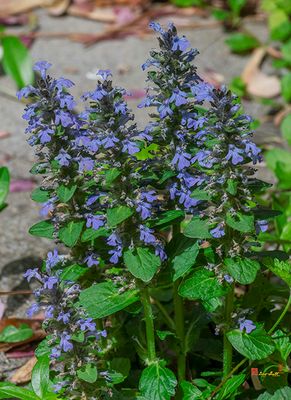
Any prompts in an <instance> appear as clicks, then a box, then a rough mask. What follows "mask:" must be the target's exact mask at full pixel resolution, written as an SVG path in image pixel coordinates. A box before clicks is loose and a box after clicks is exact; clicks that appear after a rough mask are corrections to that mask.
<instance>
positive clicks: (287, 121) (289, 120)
mask: <svg viewBox="0 0 291 400" xmlns="http://www.w3.org/2000/svg"><path fill="white" fill-rule="evenodd" d="M280 129H281V132H282V136H283V138H285V139H286V140H287V142H288V144H289V146H291V114H289V115H287V117H285V118H284V119H283V121H282V123H281V126H280Z"/></svg>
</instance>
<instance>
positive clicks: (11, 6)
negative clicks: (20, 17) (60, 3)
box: [0, 0, 51, 18]
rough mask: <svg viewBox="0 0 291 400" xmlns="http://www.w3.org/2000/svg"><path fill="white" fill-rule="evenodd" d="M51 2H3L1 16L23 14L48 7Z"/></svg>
mask: <svg viewBox="0 0 291 400" xmlns="http://www.w3.org/2000/svg"><path fill="white" fill-rule="evenodd" d="M50 2H51V1H50V0H21V1H19V0H9V1H7V0H1V1H0V15H1V17H2V18H3V17H6V16H9V15H14V14H21V13H24V12H27V11H30V10H32V9H34V8H37V7H42V6H46V5H48V4H49V3H50Z"/></svg>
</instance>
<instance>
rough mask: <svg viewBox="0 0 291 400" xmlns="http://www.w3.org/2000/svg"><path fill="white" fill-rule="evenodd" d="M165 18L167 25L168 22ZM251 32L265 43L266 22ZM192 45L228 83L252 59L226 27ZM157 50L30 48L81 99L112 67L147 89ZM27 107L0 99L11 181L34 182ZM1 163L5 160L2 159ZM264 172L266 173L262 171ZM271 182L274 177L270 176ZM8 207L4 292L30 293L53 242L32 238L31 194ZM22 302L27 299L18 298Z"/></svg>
mask: <svg viewBox="0 0 291 400" xmlns="http://www.w3.org/2000/svg"><path fill="white" fill-rule="evenodd" d="M39 18H40V30H41V31H44V32H60V31H62V32H83V33H84V32H89V33H92V32H98V31H101V30H102V29H103V24H101V23H96V22H92V21H87V20H83V19H78V18H74V17H63V18H52V17H49V16H47V15H46V14H45V13H44V12H40V13H39ZM165 22H166V20H164V21H163V23H165ZM247 28H248V29H249V30H250V31H252V32H254V33H255V34H256V35H257V36H258V37H259V38H260V39H262V40H265V38H266V36H267V30H266V28H265V26H264V24H263V23H260V22H256V23H248V24H247ZM183 33H185V34H186V35H187V37H188V39H189V40H190V41H191V44H192V46H193V47H197V48H198V49H199V51H200V55H199V57H197V65H198V68H199V72H200V73H203V72H205V71H206V70H207V69H211V70H213V71H215V72H217V73H219V74H222V75H223V76H224V78H225V82H226V83H228V82H229V81H230V80H231V79H232V78H233V77H234V76H237V75H239V74H240V73H241V72H242V70H243V68H244V66H245V64H246V63H247V61H248V57H240V56H235V55H233V54H231V53H230V51H229V49H228V47H227V46H226V45H225V43H224V40H225V38H226V34H225V33H224V32H223V30H222V28H221V27H216V28H208V29H207V30H206V29H200V30H199V29H196V30H192V31H190V30H183ZM153 47H156V39H155V37H154V35H149V36H146V37H145V38H143V39H140V38H137V37H133V36H132V37H128V38H126V39H122V40H114V41H104V42H101V43H98V44H96V45H93V46H91V47H89V48H85V47H84V46H82V45H81V44H78V43H74V42H70V41H68V40H64V39H38V40H36V41H35V43H34V44H33V46H32V48H31V54H32V56H33V59H34V60H35V61H37V60H47V61H49V62H51V63H52V64H53V68H52V69H51V73H52V74H53V75H55V76H66V77H67V78H69V79H72V80H73V81H74V82H75V83H76V87H75V88H74V90H73V94H74V95H75V96H76V97H80V95H81V94H82V93H83V92H84V91H87V90H92V88H93V87H94V81H93V80H92V79H88V75H91V76H92V74H89V73H90V72H92V73H93V72H94V71H96V69H100V68H101V69H111V70H112V71H113V76H114V81H115V83H117V84H118V85H120V86H124V87H125V88H127V89H128V90H129V91H130V90H131V89H142V88H143V87H144V86H145V83H144V81H145V73H144V72H143V71H142V70H141V67H140V66H141V64H142V63H143V62H144V61H145V59H146V58H147V56H148V52H149V50H150V49H151V48H153ZM4 87H5V88H7V89H8V90H9V91H10V92H11V93H14V92H15V88H14V86H13V82H12V81H11V80H10V79H9V78H7V77H1V79H0V91H1V88H4ZM139 101H140V100H130V101H129V104H130V106H131V107H132V108H133V110H134V112H135V113H136V120H137V123H138V124H139V126H143V125H144V124H145V123H146V121H147V110H139V109H136V106H137V104H138V103H139ZM245 107H246V111H247V112H249V113H250V114H251V115H252V116H254V117H257V118H260V117H262V116H263V115H264V113H265V112H266V109H265V108H264V107H263V106H262V105H260V104H259V103H254V102H246V103H245ZM22 111H23V104H22V103H20V102H17V101H14V100H13V99H12V98H11V99H10V98H7V97H4V96H2V95H0V116H1V119H0V121H1V125H0V130H3V131H8V132H9V133H10V134H11V135H10V137H8V138H5V139H1V140H0V162H2V163H3V159H4V160H5V159H8V161H6V162H5V164H6V165H7V166H8V167H9V169H10V173H11V175H12V179H29V178H31V177H30V174H29V170H30V168H31V166H32V163H33V160H34V156H33V152H32V149H31V148H30V147H29V146H28V144H27V143H26V137H25V135H24V129H25V121H23V120H22V119H21V114H22ZM276 134H278V132H276V130H275V129H274V127H273V126H272V125H271V124H266V123H264V124H263V125H261V127H260V128H259V129H258V131H257V133H256V141H258V142H266V141H267V140H268V137H269V138H270V137H274V136H275V135H276ZM1 160H2V161H1ZM259 173H260V174H263V175H265V172H264V171H263V170H262V169H260V171H259ZM268 179H271V178H270V177H268ZM8 203H9V207H8V208H7V209H6V210H5V211H3V212H2V213H1V214H0V228H1V235H0V271H2V277H1V282H0V290H18V289H21V288H22V289H25V288H26V289H27V288H28V285H27V284H26V283H25V282H24V281H23V278H22V273H23V271H24V270H25V269H27V268H29V267H33V266H35V265H37V264H38V263H39V262H40V258H41V257H44V256H45V254H46V252H47V250H48V249H51V248H52V246H53V244H52V243H51V242H50V241H48V240H45V239H40V238H34V237H31V236H30V235H29V234H28V232H27V231H28V228H29V226H31V225H32V224H33V223H35V222H37V221H38V220H39V215H38V206H37V205H36V204H35V203H34V202H32V201H31V200H30V196H29V192H22V193H11V194H10V195H9V197H8ZM15 300H16V299H15ZM19 300H21V302H22V300H24V298H23V299H20V298H18V303H20V302H19ZM9 302H10V303H9V306H11V307H10V308H11V312H12V313H15V312H17V313H20V314H21V312H22V311H21V309H22V307H21V308H20V309H18V305H19V304H18V305H17V301H16V302H15V301H14V300H11V299H9Z"/></svg>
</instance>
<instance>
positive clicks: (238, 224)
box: [226, 213, 254, 232]
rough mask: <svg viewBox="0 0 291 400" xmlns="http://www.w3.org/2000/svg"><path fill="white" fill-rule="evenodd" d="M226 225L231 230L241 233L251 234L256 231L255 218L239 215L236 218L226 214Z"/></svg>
mask: <svg viewBox="0 0 291 400" xmlns="http://www.w3.org/2000/svg"><path fill="white" fill-rule="evenodd" d="M226 223H227V225H228V226H230V227H231V228H233V229H235V230H237V231H240V232H251V231H253V230H254V216H253V215H245V214H241V213H237V214H235V215H234V216H233V215H231V214H230V213H227V214H226Z"/></svg>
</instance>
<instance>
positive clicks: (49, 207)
mask: <svg viewBox="0 0 291 400" xmlns="http://www.w3.org/2000/svg"><path fill="white" fill-rule="evenodd" d="M55 199H56V198H55V197H54V198H52V199H49V200H48V201H46V202H45V203H43V205H42V207H41V210H40V212H39V214H40V215H41V216H42V217H46V216H47V215H48V214H50V213H51V212H53V211H54V202H55Z"/></svg>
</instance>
